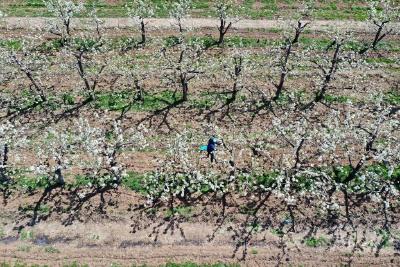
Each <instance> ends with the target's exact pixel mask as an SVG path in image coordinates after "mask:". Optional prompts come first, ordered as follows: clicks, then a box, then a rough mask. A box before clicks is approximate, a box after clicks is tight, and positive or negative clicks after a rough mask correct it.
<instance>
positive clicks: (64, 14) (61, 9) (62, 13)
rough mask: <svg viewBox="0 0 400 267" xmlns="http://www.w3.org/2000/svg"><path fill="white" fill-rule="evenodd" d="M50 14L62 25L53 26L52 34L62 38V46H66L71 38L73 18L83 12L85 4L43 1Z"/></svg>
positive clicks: (69, 0)
mask: <svg viewBox="0 0 400 267" xmlns="http://www.w3.org/2000/svg"><path fill="white" fill-rule="evenodd" d="M43 2H44V4H45V5H46V7H47V9H48V10H49V12H51V13H53V14H54V16H55V17H56V18H58V19H59V22H60V24H58V23H56V24H53V25H52V27H51V28H50V32H51V33H53V34H55V35H58V36H60V38H61V42H62V44H66V43H67V42H68V41H69V39H70V37H71V30H72V27H71V22H72V18H73V17H74V16H75V15H76V14H79V13H81V12H82V11H83V9H84V6H83V2H82V1H79V2H78V3H76V1H72V0H43Z"/></svg>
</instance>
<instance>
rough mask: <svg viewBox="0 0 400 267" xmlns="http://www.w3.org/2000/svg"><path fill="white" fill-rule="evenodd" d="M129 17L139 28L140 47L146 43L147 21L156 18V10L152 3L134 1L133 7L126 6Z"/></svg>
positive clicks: (143, 0)
mask: <svg viewBox="0 0 400 267" xmlns="http://www.w3.org/2000/svg"><path fill="white" fill-rule="evenodd" d="M126 8H127V11H128V16H129V17H130V18H131V19H132V20H133V21H134V22H135V23H136V24H138V26H139V29H140V34H141V39H140V41H139V43H138V45H144V44H145V43H146V24H147V22H146V19H148V18H151V17H153V16H154V12H155V9H154V7H153V4H152V1H149V0H134V1H132V3H131V5H127V6H126Z"/></svg>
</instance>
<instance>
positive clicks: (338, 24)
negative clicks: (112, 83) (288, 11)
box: [0, 17, 400, 32]
mask: <svg viewBox="0 0 400 267" xmlns="http://www.w3.org/2000/svg"><path fill="white" fill-rule="evenodd" d="M53 21H54V18H41V17H7V18H4V19H3V22H2V23H1V21H0V26H1V27H3V28H4V27H7V28H8V29H18V28H24V29H43V28H45V27H46V25H48V24H49V23H50V22H53ZM103 21H104V25H103V26H104V27H105V28H116V27H118V28H126V27H133V26H135V24H134V22H133V21H132V20H131V19H128V18H105V19H103ZM147 21H148V26H149V27H155V28H166V29H167V28H172V27H175V24H174V21H173V20H171V19H163V18H157V19H148V20H147ZM90 23H91V21H90V20H89V19H87V18H81V19H75V20H73V22H72V25H73V27H75V28H86V27H88V26H89V25H90ZM183 25H184V27H189V28H210V27H217V25H218V22H217V20H216V19H211V18H210V19H209V18H191V19H187V20H184V21H183ZM288 26H289V21H285V20H248V19H243V20H240V21H238V22H236V23H234V24H233V28H236V29H276V28H282V27H283V28H284V27H288ZM392 27H393V28H394V29H395V32H399V31H400V22H396V23H392ZM335 28H339V29H341V30H346V29H352V31H353V32H354V31H356V32H371V31H374V27H372V25H371V24H370V23H368V22H361V21H351V20H349V21H346V20H315V21H312V22H311V24H310V26H309V30H311V31H326V30H329V29H335Z"/></svg>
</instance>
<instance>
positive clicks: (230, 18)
mask: <svg viewBox="0 0 400 267" xmlns="http://www.w3.org/2000/svg"><path fill="white" fill-rule="evenodd" d="M213 7H214V12H215V14H216V16H217V17H218V19H219V26H218V33H219V35H218V40H217V41H216V44H217V45H218V46H221V45H222V44H223V43H224V38H225V35H226V33H227V32H228V31H229V29H230V28H231V27H232V25H233V24H234V23H235V22H237V21H239V18H238V15H239V11H240V7H238V6H237V5H235V3H234V1H231V0H218V1H215V3H214V5H213Z"/></svg>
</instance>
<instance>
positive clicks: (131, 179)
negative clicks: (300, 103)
mask: <svg viewBox="0 0 400 267" xmlns="http://www.w3.org/2000/svg"><path fill="white" fill-rule="evenodd" d="M144 178H145V176H144V175H142V174H139V173H136V172H128V173H127V175H126V176H125V177H124V178H123V180H122V184H123V185H124V186H125V187H127V188H129V189H131V190H133V191H135V192H143V193H144V192H146V190H145V188H144V186H143V179H144Z"/></svg>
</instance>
